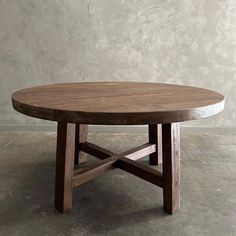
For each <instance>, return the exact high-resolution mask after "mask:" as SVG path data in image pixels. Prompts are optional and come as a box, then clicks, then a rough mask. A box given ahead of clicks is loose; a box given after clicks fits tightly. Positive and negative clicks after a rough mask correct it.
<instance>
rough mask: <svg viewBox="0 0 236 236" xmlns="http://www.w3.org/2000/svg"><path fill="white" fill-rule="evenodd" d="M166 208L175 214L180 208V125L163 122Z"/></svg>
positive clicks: (164, 197) (168, 211)
mask: <svg viewBox="0 0 236 236" xmlns="http://www.w3.org/2000/svg"><path fill="white" fill-rule="evenodd" d="M162 141H163V178H164V186H163V199H164V210H165V211H166V212H167V213H169V214H173V213H174V212H176V211H177V210H178V209H179V208H180V125H179V123H173V124H163V126H162Z"/></svg>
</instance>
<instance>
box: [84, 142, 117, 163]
mask: <svg viewBox="0 0 236 236" xmlns="http://www.w3.org/2000/svg"><path fill="white" fill-rule="evenodd" d="M80 150H82V151H84V152H86V153H88V154H89V155H92V156H94V157H97V158H99V159H101V160H103V159H106V158H108V157H110V156H114V155H115V153H113V152H111V151H109V150H107V149H105V148H102V147H99V146H97V145H95V144H93V143H90V142H84V143H81V144H80Z"/></svg>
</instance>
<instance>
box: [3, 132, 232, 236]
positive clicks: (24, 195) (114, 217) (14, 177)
mask: <svg viewBox="0 0 236 236" xmlns="http://www.w3.org/2000/svg"><path fill="white" fill-rule="evenodd" d="M89 139H90V140H91V141H93V142H95V143H97V144H100V145H103V146H104V147H107V148H111V149H112V150H114V151H117V152H121V151H125V150H126V149H129V148H130V147H133V146H136V145H138V144H142V143H143V142H145V141H146V139H147V137H146V135H144V134H132V135H130V134H129V135H128V134H108V133H107V134H106V133H97V134H92V135H90V137H89ZM181 141H182V144H181V147H182V151H181V155H182V156H181V174H182V177H181V178H182V185H181V205H182V206H181V210H180V211H178V212H177V213H176V214H175V215H173V216H170V215H167V214H165V213H164V212H163V210H162V190H161V189H160V188H158V187H156V186H154V185H152V184H150V183H147V182H145V181H143V180H141V179H139V178H137V177H135V176H132V175H130V174H128V173H126V172H123V171H121V170H113V171H111V172H109V173H107V174H105V175H104V176H102V177H100V178H98V179H96V180H94V181H91V182H88V183H86V184H84V185H82V186H81V187H79V188H77V189H76V190H75V191H74V205H73V210H72V211H71V212H70V213H68V214H64V215H63V214H60V213H58V212H57V211H56V210H55V209H54V206H53V204H54V202H53V201H54V171H55V169H54V167H55V133H50V132H0V235H4V236H5V235H7V236H8V235H24V236H27V235H30V236H31V235H35V236H36V235H57V236H59V235H72V236H73V235H135V236H136V235H146V236H150V235H168V236H170V235H175V236H178V235H181V236H184V235H190V236H191V235H214V236H217V235H220V236H222V235H224V236H226V235H236V136H235V135H214V134H201V135H182V140H181ZM90 161H94V159H93V158H90ZM142 162H145V163H148V162H147V159H145V158H144V159H143V160H142Z"/></svg>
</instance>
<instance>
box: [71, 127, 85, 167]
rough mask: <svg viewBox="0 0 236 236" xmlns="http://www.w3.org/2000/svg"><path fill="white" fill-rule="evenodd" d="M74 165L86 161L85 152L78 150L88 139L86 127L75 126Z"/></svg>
mask: <svg viewBox="0 0 236 236" xmlns="http://www.w3.org/2000/svg"><path fill="white" fill-rule="evenodd" d="M75 137H76V138H75V161H74V163H75V165H78V164H79V163H80V164H81V163H84V162H86V161H87V155H86V153H85V152H82V151H81V150H79V147H80V143H83V142H86V141H87V137H88V125H80V124H76V134H75Z"/></svg>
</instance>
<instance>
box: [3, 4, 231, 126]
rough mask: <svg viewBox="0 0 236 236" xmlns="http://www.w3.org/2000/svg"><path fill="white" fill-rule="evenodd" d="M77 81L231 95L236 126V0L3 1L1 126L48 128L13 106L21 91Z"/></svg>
mask: <svg viewBox="0 0 236 236" xmlns="http://www.w3.org/2000/svg"><path fill="white" fill-rule="evenodd" d="M74 81H155V82H167V83H177V84H185V85H192V86H200V87H205V88H208V89H213V90H216V91H219V92H221V93H223V94H224V95H226V109H225V111H224V112H223V113H222V114H220V115H218V116H216V117H213V118H210V119H206V120H202V121H198V122H196V121H195V122H190V123H187V125H190V126H210V127H231V126H235V121H236V109H235V101H236V1H235V0H224V1H222V0H205V1H204V0H197V1H196V0H20V1H19V0H0V126H7V125H33V124H37V125H41V124H49V123H47V122H45V121H41V120H37V119H34V118H30V117H26V116H23V115H21V114H19V113H17V112H15V111H13V109H12V107H11V100H10V95H11V93H12V92H13V91H15V90H18V89H21V88H24V87H28V86H34V85H39V84H48V83H56V82H74Z"/></svg>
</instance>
